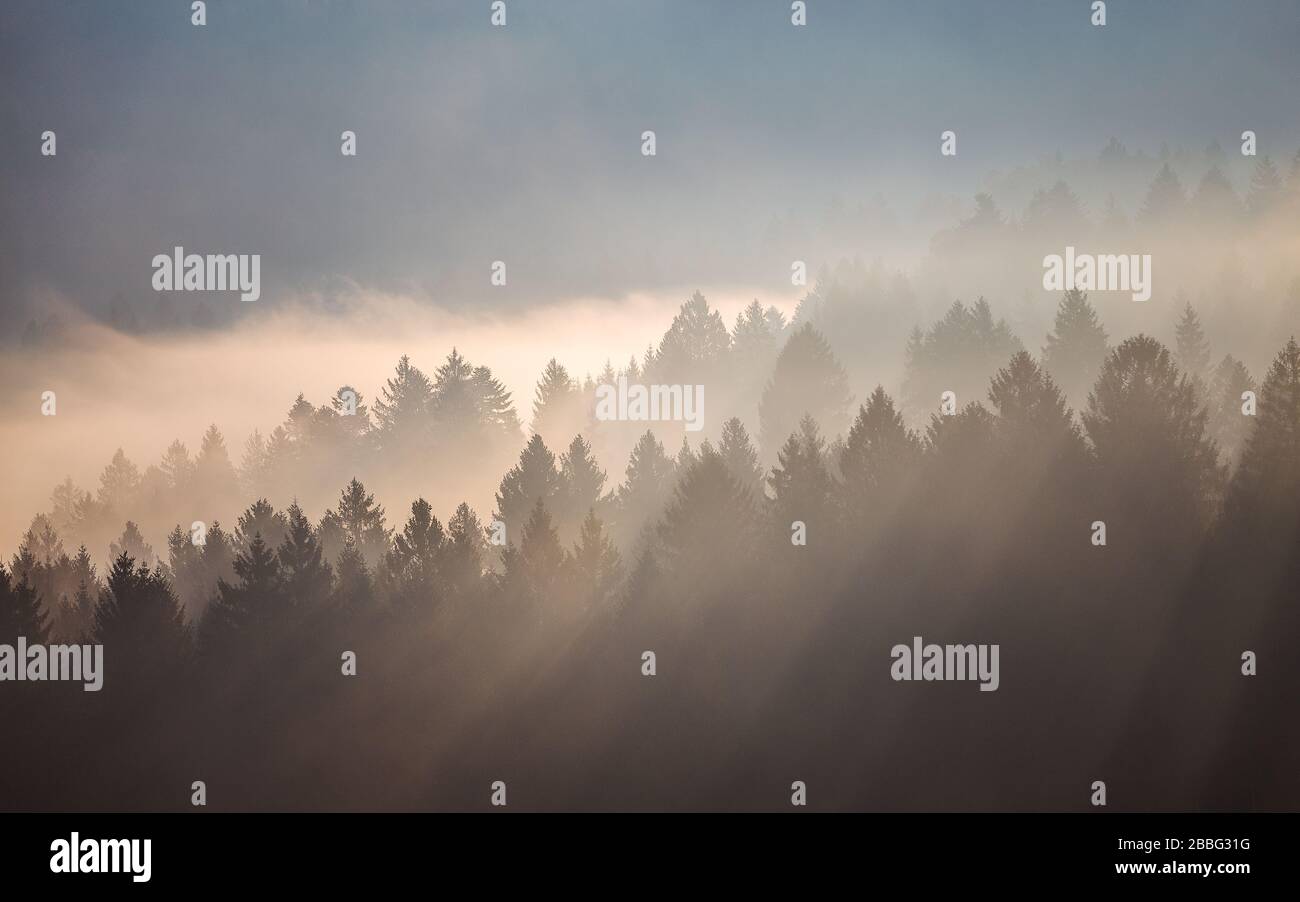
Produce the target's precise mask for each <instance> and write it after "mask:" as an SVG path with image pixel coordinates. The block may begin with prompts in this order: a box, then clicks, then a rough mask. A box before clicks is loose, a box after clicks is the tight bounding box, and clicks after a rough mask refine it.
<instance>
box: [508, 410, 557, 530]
mask: <svg viewBox="0 0 1300 902" xmlns="http://www.w3.org/2000/svg"><path fill="white" fill-rule="evenodd" d="M562 487H563V484H562V483H561V481H560V474H559V472H558V471H557V470H556V467H555V455H554V454H552V453H551V451H550V449H548V448H547V447H546V443H545V442H544V441H542V437H541V436H540V435H538V434H536V433H534V435H533V437H532V438H531V439H529V440H528V444H527V445H526V446H525V447H524V450H523V452H522V453H521V454H520V455H519V463H518V464H516V465H515V466H514V467H512V468H511V469H510V472H508V473H506V475H505V477H504V478H503V479H502V480H501V487H500V488H499V489H498V490H497V494H496V501H497V515H496V516H497V519H499V520H501V521H502V522H504V523H505V524H506V537H507V539H509V540H510V541H511V542H513V541H514V536H516V535H518V534H519V531H520V530H522V529H523V526H524V523H525V522H526V521H527V520H528V517H529V516H530V514H531V513H532V510H533V508H534V506H536V504H537V502H538V501H541V502H543V503H544V504H546V505H548V506H549V507H556V506H557V501H558V500H559V498H560V494H561V491H562Z"/></svg>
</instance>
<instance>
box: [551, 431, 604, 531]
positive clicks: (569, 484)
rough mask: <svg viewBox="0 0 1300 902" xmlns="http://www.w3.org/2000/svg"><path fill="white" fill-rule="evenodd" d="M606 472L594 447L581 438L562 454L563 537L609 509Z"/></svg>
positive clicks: (561, 509)
mask: <svg viewBox="0 0 1300 902" xmlns="http://www.w3.org/2000/svg"><path fill="white" fill-rule="evenodd" d="M604 491H605V471H604V470H602V469H601V468H600V465H599V464H598V463H597V462H596V458H595V457H594V456H593V455H592V452H591V445H589V444H587V442H586V440H585V439H583V437H582V436H581V435H577V436H574V438H573V441H572V442H570V443H569V450H568V451H566V452H565V453H564V454H562V455H560V491H559V497H558V498H557V501H556V506H557V507H558V508H559V511H560V517H559V522H558V523H557V526H558V527H559V529H560V535H561V536H568V535H574V534H576V533H577V532H578V531H579V529H580V527H581V523H582V520H583V519H584V518H585V516H586V514H587V513H588V512H589V511H593V510H596V511H603V510H604V509H605V506H606V500H607V499H606V498H605V495H604Z"/></svg>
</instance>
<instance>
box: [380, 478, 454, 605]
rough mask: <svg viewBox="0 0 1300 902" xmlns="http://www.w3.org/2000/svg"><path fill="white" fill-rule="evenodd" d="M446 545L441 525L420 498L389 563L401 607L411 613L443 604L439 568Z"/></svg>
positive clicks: (396, 541) (397, 540)
mask: <svg viewBox="0 0 1300 902" xmlns="http://www.w3.org/2000/svg"><path fill="white" fill-rule="evenodd" d="M446 543H447V537H446V535H445V534H444V533H443V530H442V524H441V523H439V522H438V518H437V517H435V516H434V515H433V509H432V508H431V507H430V506H429V502H427V501H425V500H424V499H423V498H417V499H416V500H415V501H414V502H412V503H411V516H410V518H409V519H407V521H406V525H405V526H403V527H402V531H401V532H400V533H398V534H397V536H396V538H394V539H393V550H392V551H390V552H388V555H387V559H386V561H387V571H388V572H389V573H390V574H391V575H392V578H393V580H394V581H395V583H396V586H395V601H396V604H397V606H398V607H401V608H405V609H406V610H408V611H410V610H413V609H415V608H417V607H419V606H427V605H436V604H439V603H441V602H442V596H443V594H444V591H443V589H442V579H441V575H440V573H439V565H440V562H441V560H442V559H443V557H444V556H445V551H444V546H445V545H446Z"/></svg>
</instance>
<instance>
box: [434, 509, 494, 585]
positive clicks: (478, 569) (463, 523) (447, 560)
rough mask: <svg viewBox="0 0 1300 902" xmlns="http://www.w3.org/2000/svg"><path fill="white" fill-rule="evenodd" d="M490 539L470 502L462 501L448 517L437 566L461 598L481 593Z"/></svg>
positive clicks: (444, 578) (446, 581)
mask: <svg viewBox="0 0 1300 902" xmlns="http://www.w3.org/2000/svg"><path fill="white" fill-rule="evenodd" d="M486 553H487V543H486V541H485V534H484V529H483V525H482V524H481V523H480V522H479V519H478V517H477V516H476V515H475V514H474V512H473V511H472V510H470V507H469V505H468V504H465V503H464V502H461V504H460V506H458V507H457V508H456V513H454V514H453V515H452V517H451V519H450V520H448V521H447V541H446V542H444V543H443V553H442V559H441V560H440V561H439V564H438V569H439V571H440V573H441V575H442V578H443V580H444V581H445V583H446V585H447V586H448V589H449V590H450V591H451V593H452V594H453V595H454V597H456V598H457V599H460V600H472V599H474V598H476V597H477V596H478V594H479V591H480V589H481V584H482V578H483V562H484V557H485V555H486Z"/></svg>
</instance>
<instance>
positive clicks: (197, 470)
mask: <svg viewBox="0 0 1300 902" xmlns="http://www.w3.org/2000/svg"><path fill="white" fill-rule="evenodd" d="M194 485H195V497H194V504H195V507H196V509H197V510H199V511H220V510H224V509H225V508H226V507H227V505H229V504H230V501H231V499H232V498H234V497H235V495H236V493H237V492H238V491H239V475H238V474H237V473H236V472H235V466H234V464H232V463H231V462H230V454H229V452H228V451H227V450H226V441H225V439H224V438H222V436H221V431H220V430H219V429H217V427H216V426H215V425H212V426H209V427H208V430H207V432H205V433H203V442H202V444H201V445H200V446H199V453H198V456H197V457H196V458H195V459H194Z"/></svg>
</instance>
